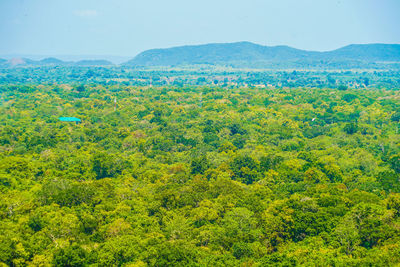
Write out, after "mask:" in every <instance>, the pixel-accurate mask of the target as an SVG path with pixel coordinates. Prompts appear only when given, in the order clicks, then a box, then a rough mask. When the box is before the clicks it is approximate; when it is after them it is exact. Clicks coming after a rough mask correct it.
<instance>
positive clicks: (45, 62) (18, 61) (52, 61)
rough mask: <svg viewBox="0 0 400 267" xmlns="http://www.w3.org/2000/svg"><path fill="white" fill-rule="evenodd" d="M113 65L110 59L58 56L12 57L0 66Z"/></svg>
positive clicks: (0, 63) (1, 62) (1, 61)
mask: <svg viewBox="0 0 400 267" xmlns="http://www.w3.org/2000/svg"><path fill="white" fill-rule="evenodd" d="M109 65H113V63H112V62H110V61H108V60H97V59H96V60H80V61H77V62H73V61H62V60H60V59H58V58H54V57H49V58H44V59H42V60H32V59H29V58H12V59H10V60H1V59H0V66H2V67H18V66H109Z"/></svg>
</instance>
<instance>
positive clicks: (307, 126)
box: [0, 69, 400, 266]
mask: <svg viewBox="0 0 400 267" xmlns="http://www.w3.org/2000/svg"><path fill="white" fill-rule="evenodd" d="M21 70H23V69H20V71H21ZM24 70H25V71H30V70H29V69H24ZM63 70H66V69H61V72H60V73H62V71H63ZM10 71H11V70H10ZM57 71H59V70H55V72H57ZM85 71H87V70H85ZM94 71H95V72H97V71H98V69H95V70H94ZM104 72H105V73H107V69H104ZM19 73H20V74H21V73H22V71H21V72H19ZM121 73H123V72H121ZM300 73H301V72H300ZM16 74H18V70H14V72H13V73H11V74H10V75H12V76H11V77H16V76H15V75H16ZM3 75H8V74H4V72H3ZM13 75H14V76H13ZM21 75H25V74H23V73H22V74H21ZM92 75H93V74H92ZM277 75H278V74H277ZM294 75H298V74H296V73H294ZM366 75H370V74H366ZM374 77H375V78H374ZM374 77H373V78H370V80H371V81H372V80H373V81H375V80H374V79H377V80H378V79H379V78H376V77H377V76H374ZM391 77H395V76H391ZM33 79H35V77H33ZM282 79H283V78H282ZM331 79H334V78H332V77H331ZM363 81H364V82H365V81H366V80H364V79H363ZM201 82H204V83H206V81H205V80H204V81H203V80H201ZM1 84H2V85H0V262H1V264H3V265H5V266H6V265H9V266H49V265H57V266H115V265H117V266H295V265H309V266H328V265H330V266H360V265H376V266H390V265H396V264H399V263H400V181H399V179H400V134H399V130H400V127H399V121H400V106H399V100H400V94H399V91H398V90H387V89H376V88H367V87H368V85H367V86H362V88H359V89H351V88H350V89H348V88H347V86H342V87H341V88H340V89H341V90H338V89H337V88H318V87H317V88H310V87H298V88H284V87H282V88H276V87H273V86H272V87H268V88H260V87H255V86H250V87H249V86H248V87H241V86H231V87H229V86H228V87H223V86H219V84H218V82H217V83H212V84H213V85H211V84H208V85H173V84H171V85H164V86H161V85H160V86H152V87H151V86H138V85H130V84H129V83H128V84H122V83H118V84H107V83H94V82H93V83H79V82H76V81H75V82H71V83H66V84H62V83H50V82H46V83H41V82H36V83H31V84H28V83H27V82H23V83H22V84H20V83H18V81H17V82H15V83H14V84H13V85H11V83H10V82H9V83H8V84H7V83H5V82H2V83H1ZM337 86H338V84H336V87H337ZM332 87H334V86H332ZM59 117H76V118H79V119H81V121H82V122H81V123H75V122H62V121H59V119H58V118H59Z"/></svg>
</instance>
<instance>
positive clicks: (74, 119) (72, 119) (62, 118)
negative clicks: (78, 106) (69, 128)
mask: <svg viewBox="0 0 400 267" xmlns="http://www.w3.org/2000/svg"><path fill="white" fill-rule="evenodd" d="M58 120H60V121H62V122H75V123H76V124H78V123H80V122H81V119H78V118H75V117H59V118H58Z"/></svg>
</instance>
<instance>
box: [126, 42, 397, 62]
mask: <svg viewBox="0 0 400 267" xmlns="http://www.w3.org/2000/svg"><path fill="white" fill-rule="evenodd" d="M375 62H400V45H398V44H393V45H391V44H366V45H349V46H346V47H343V48H340V49H337V50H333V51H328V52H316V51H306V50H300V49H296V48H292V47H289V46H262V45H258V44H254V43H250V42H238V43H225V44H205V45H194V46H180V47H173V48H167V49H151V50H147V51H144V52H142V53H140V54H139V55H137V56H136V57H134V58H133V59H132V60H130V61H128V62H126V63H125V65H127V66H182V65H198V64H211V65H229V66H232V67H290V66H292V67H318V66H335V65H338V64H339V66H341V65H344V66H348V67H352V66H358V65H362V64H366V63H367V64H370V63H375Z"/></svg>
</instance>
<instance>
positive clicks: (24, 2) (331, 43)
mask: <svg viewBox="0 0 400 267" xmlns="http://www.w3.org/2000/svg"><path fill="white" fill-rule="evenodd" d="M0 36H1V41H0V54H13V53H14V54H15V53H19V54H39V55H65V54H67V55H82V54H85V55H121V56H135V55H136V54H137V53H139V52H141V51H143V50H146V49H150V48H161V47H171V46H177V45H187V44H203V43H214V42H218V43H220V42H236V41H250V42H254V43H258V44H262V45H289V46H293V47H296V48H300V49H307V50H320V51H323V50H331V49H336V48H339V47H341V46H344V45H347V44H351V43H400V0H279V1H278V0H275V1H270V0H246V1H245V0H243V1H236V0H201V1H190V0H146V1H136V0H0Z"/></svg>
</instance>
